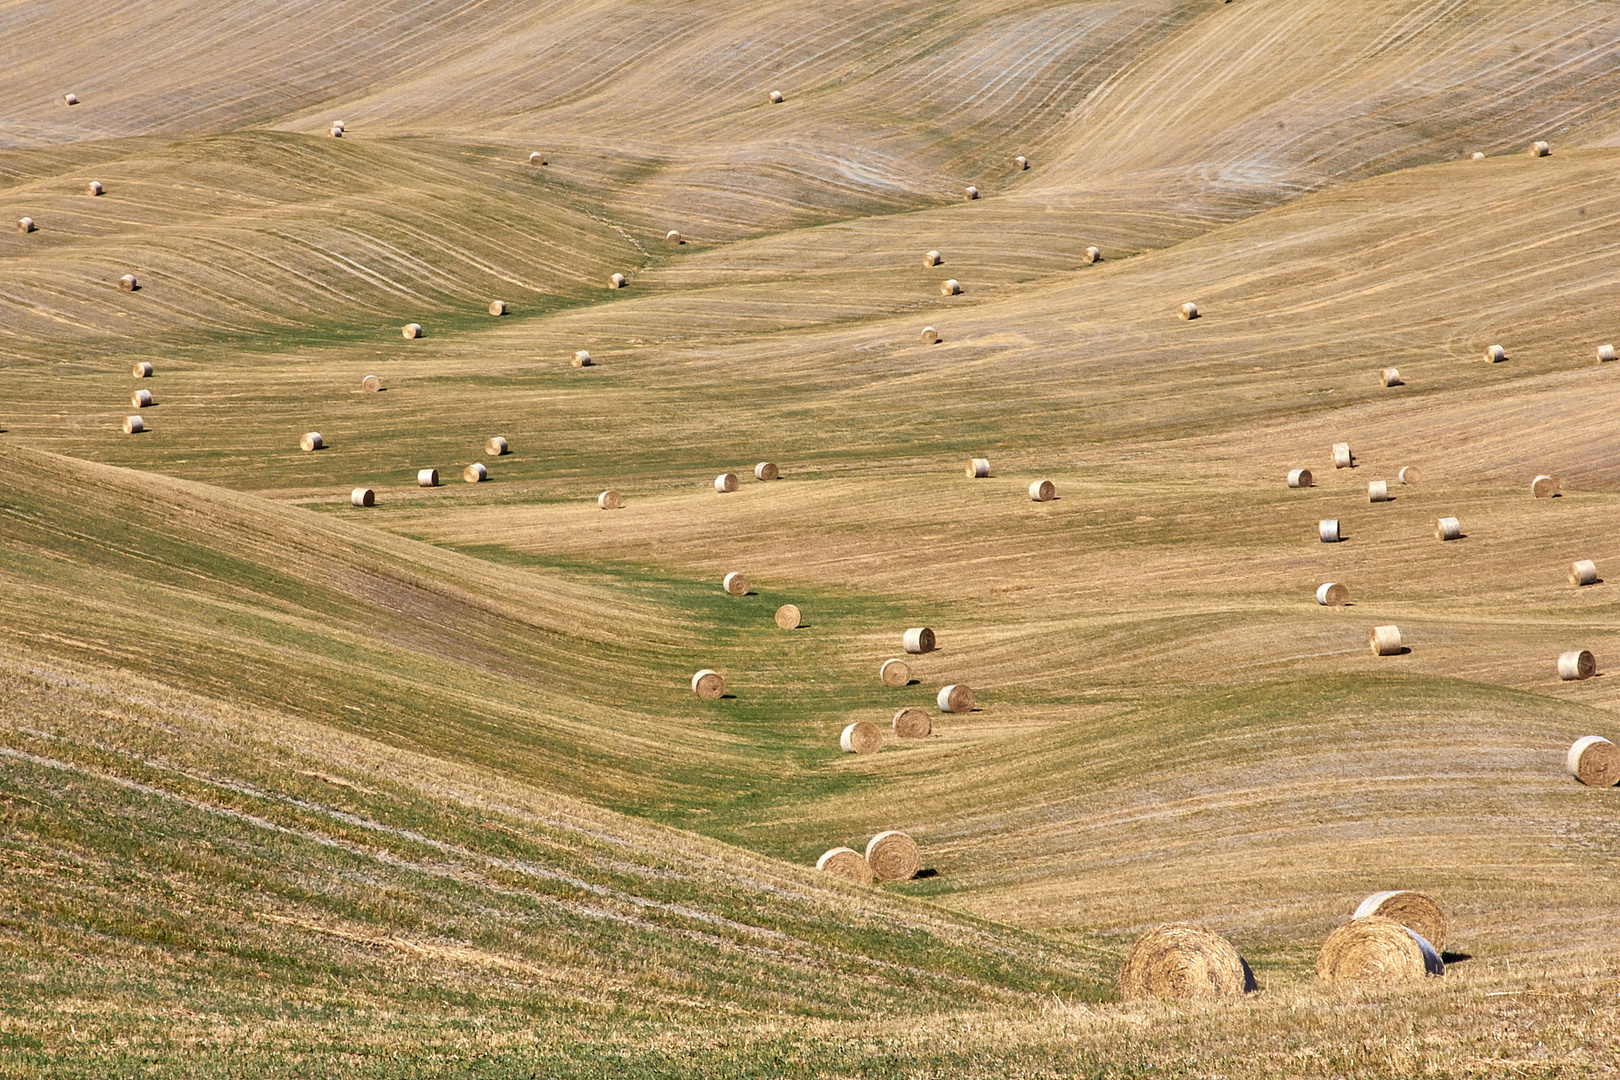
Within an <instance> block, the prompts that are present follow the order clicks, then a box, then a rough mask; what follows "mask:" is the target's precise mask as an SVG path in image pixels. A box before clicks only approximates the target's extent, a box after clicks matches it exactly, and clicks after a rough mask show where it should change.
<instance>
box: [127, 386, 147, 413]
mask: <svg viewBox="0 0 1620 1080" xmlns="http://www.w3.org/2000/svg"><path fill="white" fill-rule="evenodd" d="M129 403H130V405H131V406H133V407H134V408H137V409H144V408H146V407H147V406H149V405H151V404H152V391H150V390H137V391H135V392H134V393H133V394H131V395H129Z"/></svg>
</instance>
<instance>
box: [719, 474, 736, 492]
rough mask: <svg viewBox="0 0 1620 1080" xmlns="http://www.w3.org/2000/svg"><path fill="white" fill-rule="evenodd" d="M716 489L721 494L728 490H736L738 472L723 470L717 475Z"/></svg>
mask: <svg viewBox="0 0 1620 1080" xmlns="http://www.w3.org/2000/svg"><path fill="white" fill-rule="evenodd" d="M714 490H715V491H716V492H718V493H719V494H721V495H724V494H725V493H726V492H728V491H736V490H737V474H736V473H734V472H723V473H721V474H720V475H719V476H717V477H715V478H714Z"/></svg>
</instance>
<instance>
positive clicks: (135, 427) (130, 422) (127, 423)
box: [124, 416, 146, 435]
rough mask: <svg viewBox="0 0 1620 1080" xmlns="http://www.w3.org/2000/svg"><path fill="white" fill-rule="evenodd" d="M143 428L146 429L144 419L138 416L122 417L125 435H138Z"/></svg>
mask: <svg viewBox="0 0 1620 1080" xmlns="http://www.w3.org/2000/svg"><path fill="white" fill-rule="evenodd" d="M145 430H146V421H145V420H143V419H141V418H140V417H139V416H126V417H124V434H125V435H139V434H140V433H141V432H143V431H145Z"/></svg>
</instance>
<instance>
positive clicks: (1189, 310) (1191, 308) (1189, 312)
mask: <svg viewBox="0 0 1620 1080" xmlns="http://www.w3.org/2000/svg"><path fill="white" fill-rule="evenodd" d="M1181 317H1182V318H1183V319H1196V318H1198V305H1197V304H1195V303H1193V302H1192V301H1191V300H1189V301H1187V302H1186V303H1185V304H1182V305H1181Z"/></svg>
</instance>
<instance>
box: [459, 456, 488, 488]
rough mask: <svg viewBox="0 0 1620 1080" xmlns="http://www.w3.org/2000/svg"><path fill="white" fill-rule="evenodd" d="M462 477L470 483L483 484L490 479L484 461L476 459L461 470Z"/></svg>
mask: <svg viewBox="0 0 1620 1080" xmlns="http://www.w3.org/2000/svg"><path fill="white" fill-rule="evenodd" d="M461 478H462V479H463V480H465V481H466V482H467V483H469V484H482V483H483V482H484V481H485V480H488V479H489V470H488V469H486V468H484V463H483V462H482V461H475V462H473V463H472V464H471V465H469V466H467V467H466V468H465V469H462V470H461Z"/></svg>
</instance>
